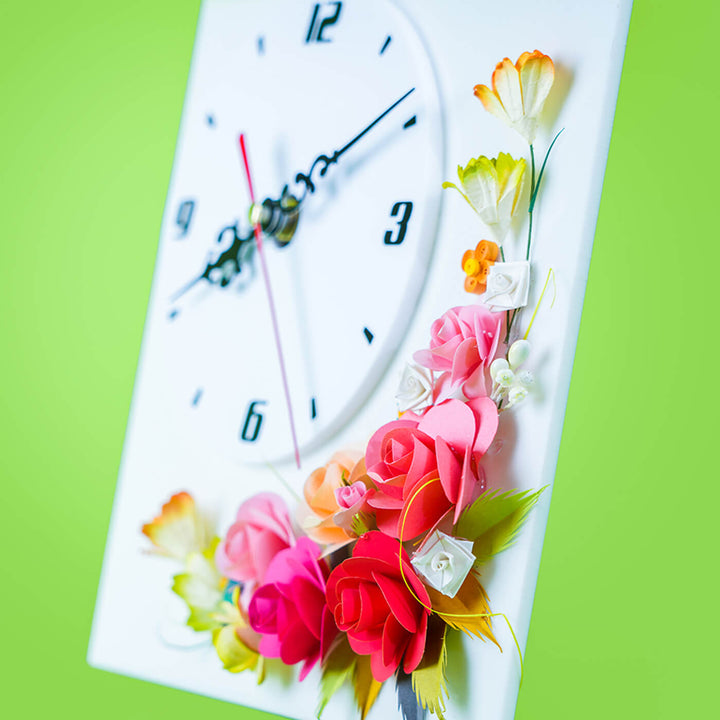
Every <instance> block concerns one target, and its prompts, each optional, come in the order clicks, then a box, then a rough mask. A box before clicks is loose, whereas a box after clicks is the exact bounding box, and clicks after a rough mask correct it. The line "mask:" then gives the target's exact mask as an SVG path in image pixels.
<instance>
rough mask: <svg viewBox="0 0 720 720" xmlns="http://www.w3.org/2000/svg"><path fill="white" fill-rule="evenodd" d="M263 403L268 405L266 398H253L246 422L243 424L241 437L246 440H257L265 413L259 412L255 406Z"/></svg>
mask: <svg viewBox="0 0 720 720" xmlns="http://www.w3.org/2000/svg"><path fill="white" fill-rule="evenodd" d="M261 405H267V402H266V401H265V400H253V401H252V402H251V403H250V405H248V410H247V415H246V416H245V424H244V425H243V428H242V432H241V433H240V439H241V440H244V441H245V442H255V441H256V440H257V439H258V437H259V435H260V428H261V427H262V422H263V419H264V417H263V414H262V413H260V412H258V411H257V410H256V409H255V408H257V407H260V406H261Z"/></svg>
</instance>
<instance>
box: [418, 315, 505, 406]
mask: <svg viewBox="0 0 720 720" xmlns="http://www.w3.org/2000/svg"><path fill="white" fill-rule="evenodd" d="M501 326H502V314H501V313H493V312H490V310H488V309H487V308H486V307H485V306H484V305H468V306H467V307H455V308H452V309H451V310H448V311H447V312H446V313H445V314H444V315H443V316H442V317H440V318H438V319H437V320H436V321H435V322H434V323H433V324H432V328H431V331H430V332H431V337H430V348H429V349H428V350H418V351H417V352H416V353H415V355H414V358H415V362H416V363H418V364H419V365H422V366H424V367H426V368H430V369H431V370H435V371H436V372H440V373H442V375H441V376H440V377H439V378H438V379H437V381H436V383H435V394H436V401H442V400H445V399H447V398H449V397H453V396H457V393H459V392H460V391H462V392H463V393H464V394H465V396H466V397H468V398H472V397H478V396H481V395H487V388H486V387H485V368H486V367H487V366H488V365H490V363H491V362H492V361H493V359H494V358H495V351H496V350H497V346H498V342H499V340H500V331H501Z"/></svg>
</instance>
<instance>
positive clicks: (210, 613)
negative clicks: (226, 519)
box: [172, 538, 227, 631]
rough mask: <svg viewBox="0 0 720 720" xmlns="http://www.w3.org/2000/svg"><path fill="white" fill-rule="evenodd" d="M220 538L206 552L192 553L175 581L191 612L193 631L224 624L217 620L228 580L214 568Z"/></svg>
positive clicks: (178, 591)
mask: <svg viewBox="0 0 720 720" xmlns="http://www.w3.org/2000/svg"><path fill="white" fill-rule="evenodd" d="M219 542H220V538H215V541H214V542H213V544H212V545H211V546H210V547H209V548H207V549H206V550H205V551H204V552H201V553H200V552H192V553H190V554H189V555H188V556H187V558H186V560H185V572H183V573H180V574H178V575H175V577H174V578H173V586H172V589H173V592H175V593H176V594H177V595H179V596H180V597H181V598H182V599H183V600H184V601H185V604H186V605H187V606H188V609H189V610H190V617H189V618H188V621H187V624H188V626H189V627H191V628H192V629H193V630H197V631H201V630H212V629H214V628H216V627H218V626H219V625H221V624H222V622H221V621H220V620H218V618H217V617H216V616H217V614H218V613H219V612H220V610H221V608H222V603H223V599H224V596H225V587H226V585H227V580H226V579H225V578H224V577H223V576H222V575H221V574H220V573H219V572H218V569H217V567H216V566H215V549H216V548H217V545H218V543H219Z"/></svg>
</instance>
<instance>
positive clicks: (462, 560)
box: [410, 530, 475, 598]
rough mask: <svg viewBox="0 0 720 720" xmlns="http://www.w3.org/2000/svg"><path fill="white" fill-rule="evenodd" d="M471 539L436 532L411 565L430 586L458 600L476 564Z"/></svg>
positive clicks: (414, 557) (413, 557)
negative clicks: (466, 579) (460, 591)
mask: <svg viewBox="0 0 720 720" xmlns="http://www.w3.org/2000/svg"><path fill="white" fill-rule="evenodd" d="M472 547H473V543H472V541H471V540H461V539H460V538H456V537H452V536H451V535H446V534H445V533H444V532H440V530H436V531H435V532H434V533H432V535H430V536H429V537H428V538H427V540H425V542H424V543H423V544H422V546H421V547H420V549H419V550H418V552H416V553H415V554H414V555H413V556H412V558H411V560H410V562H411V563H412V565H413V567H414V568H415V569H416V570H417V571H418V573H420V575H422V577H423V578H424V579H425V581H426V582H427V584H428V585H430V587H433V588H435V589H436V590H437V591H438V592H441V593H442V594H443V595H447V596H448V597H451V598H452V597H455V595H457V592H458V590H459V589H460V587H461V586H462V584H463V582H465V578H466V577H467V576H468V573H469V572H470V569H471V568H472V566H473V564H474V562H475V556H474V555H473V554H472Z"/></svg>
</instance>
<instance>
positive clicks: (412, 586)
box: [327, 530, 430, 682]
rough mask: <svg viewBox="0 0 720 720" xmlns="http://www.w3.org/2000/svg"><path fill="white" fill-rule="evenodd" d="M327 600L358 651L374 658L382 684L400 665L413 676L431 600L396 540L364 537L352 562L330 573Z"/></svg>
mask: <svg viewBox="0 0 720 720" xmlns="http://www.w3.org/2000/svg"><path fill="white" fill-rule="evenodd" d="M401 563H402V573H401V572H400V564H401ZM403 578H404V579H403ZM327 601H328V604H329V606H330V609H331V610H332V613H333V615H334V617H335V622H336V624H337V626H338V627H339V628H340V630H342V631H343V632H347V638H348V642H349V643H350V647H351V648H352V649H353V651H354V652H356V653H357V654H358V655H370V669H371V671H372V674H373V677H374V678H375V679H376V680H377V681H378V682H384V681H385V680H387V679H388V678H389V677H390V676H391V675H392V674H393V673H394V672H395V670H397V669H398V667H400V665H402V667H403V670H404V671H405V672H406V673H408V674H409V673H411V672H412V671H413V670H415V669H416V668H417V666H418V665H419V664H420V661H421V660H422V656H423V653H424V652H425V641H426V636H427V623H428V616H429V615H430V597H429V596H428V593H427V590H426V589H425V586H424V585H423V584H422V582H421V581H420V579H419V578H418V576H417V574H416V573H415V570H414V569H413V566H412V565H411V564H410V562H409V560H408V556H407V553H406V552H405V550H403V549H402V546H401V545H400V543H399V542H398V541H397V540H394V539H393V538H390V537H388V536H387V535H384V534H383V533H381V532H377V531H375V530H373V531H371V532H367V533H365V534H364V535H363V536H362V537H361V538H360V539H359V540H358V541H357V543H356V544H355V548H354V549H353V553H352V557H351V558H348V559H347V560H344V561H343V562H342V563H340V565H338V566H337V567H336V568H335V569H334V570H333V571H332V573H331V574H330V578H329V579H328V583H327Z"/></svg>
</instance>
